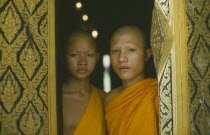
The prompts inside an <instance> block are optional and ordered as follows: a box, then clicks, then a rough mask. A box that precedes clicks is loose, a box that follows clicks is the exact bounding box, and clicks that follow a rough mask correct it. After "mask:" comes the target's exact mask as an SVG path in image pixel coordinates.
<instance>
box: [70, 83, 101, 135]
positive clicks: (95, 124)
mask: <svg viewBox="0 0 210 135" xmlns="http://www.w3.org/2000/svg"><path fill="white" fill-rule="evenodd" d="M73 135H105V120H104V113H103V110H102V102H101V98H100V95H99V92H98V90H97V89H96V88H95V87H93V86H92V94H91V97H90V100H89V103H88V105H87V107H86V110H85V112H84V114H83V116H82V118H81V120H80V122H79V124H78V126H77V128H76V130H75V131H74V134H73Z"/></svg>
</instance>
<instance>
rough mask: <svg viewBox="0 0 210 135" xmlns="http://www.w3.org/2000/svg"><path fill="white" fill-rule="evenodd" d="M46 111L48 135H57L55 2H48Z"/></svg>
mask: <svg viewBox="0 0 210 135" xmlns="http://www.w3.org/2000/svg"><path fill="white" fill-rule="evenodd" d="M48 32H49V34H48V43H49V44H48V63H49V65H48V100H49V103H48V105H49V106H48V109H49V110H48V111H49V134H50V135H57V107H56V101H57V100H56V62H55V60H56V55H55V0H49V1H48Z"/></svg>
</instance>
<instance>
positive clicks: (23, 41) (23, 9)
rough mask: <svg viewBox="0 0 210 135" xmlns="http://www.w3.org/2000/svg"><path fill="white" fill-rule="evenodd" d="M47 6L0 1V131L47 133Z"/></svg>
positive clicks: (4, 134) (44, 0)
mask: <svg viewBox="0 0 210 135" xmlns="http://www.w3.org/2000/svg"><path fill="white" fill-rule="evenodd" d="M51 2H53V1H51ZM48 6H49V5H48V0H1V1H0V134H1V135H24V134H26V135H34V134H37V135H38V134H40V135H41V134H42V135H47V134H50V133H49V132H50V124H51V123H50V122H49V118H50V116H51V114H50V110H49V109H50V108H51V107H50V106H48V105H49V103H50V102H49V99H50V98H49V92H51V93H52V89H51V90H49V80H48V77H49V74H48V73H49V71H48V70H49V66H48V65H49V56H48V55H49V50H50V48H49V47H50V46H49V43H48V40H49V35H48V33H49V32H48V31H49V21H48V20H49V14H51V11H49V10H48ZM51 37H52V36H51ZM52 48H53V47H52ZM51 50H52V49H51ZM53 57H54V56H53ZM54 60H55V58H54ZM54 77H55V76H54ZM52 80H53V79H52ZM54 111H55V110H54ZM54 134H56V133H54Z"/></svg>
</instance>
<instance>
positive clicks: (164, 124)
mask: <svg viewBox="0 0 210 135" xmlns="http://www.w3.org/2000/svg"><path fill="white" fill-rule="evenodd" d="M158 86H159V88H158V93H159V118H160V121H159V132H160V134H170V135H172V134H173V103H172V62H171V56H169V57H168V60H167V62H166V64H165V67H164V69H163V71H162V74H161V76H160V78H159V83H158Z"/></svg>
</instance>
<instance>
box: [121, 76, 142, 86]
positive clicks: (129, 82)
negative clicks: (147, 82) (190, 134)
mask: <svg viewBox="0 0 210 135" xmlns="http://www.w3.org/2000/svg"><path fill="white" fill-rule="evenodd" d="M144 79H145V76H138V77H136V78H133V79H127V80H122V86H123V89H126V88H128V87H130V86H131V85H134V84H136V83H138V82H140V81H142V80H144Z"/></svg>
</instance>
